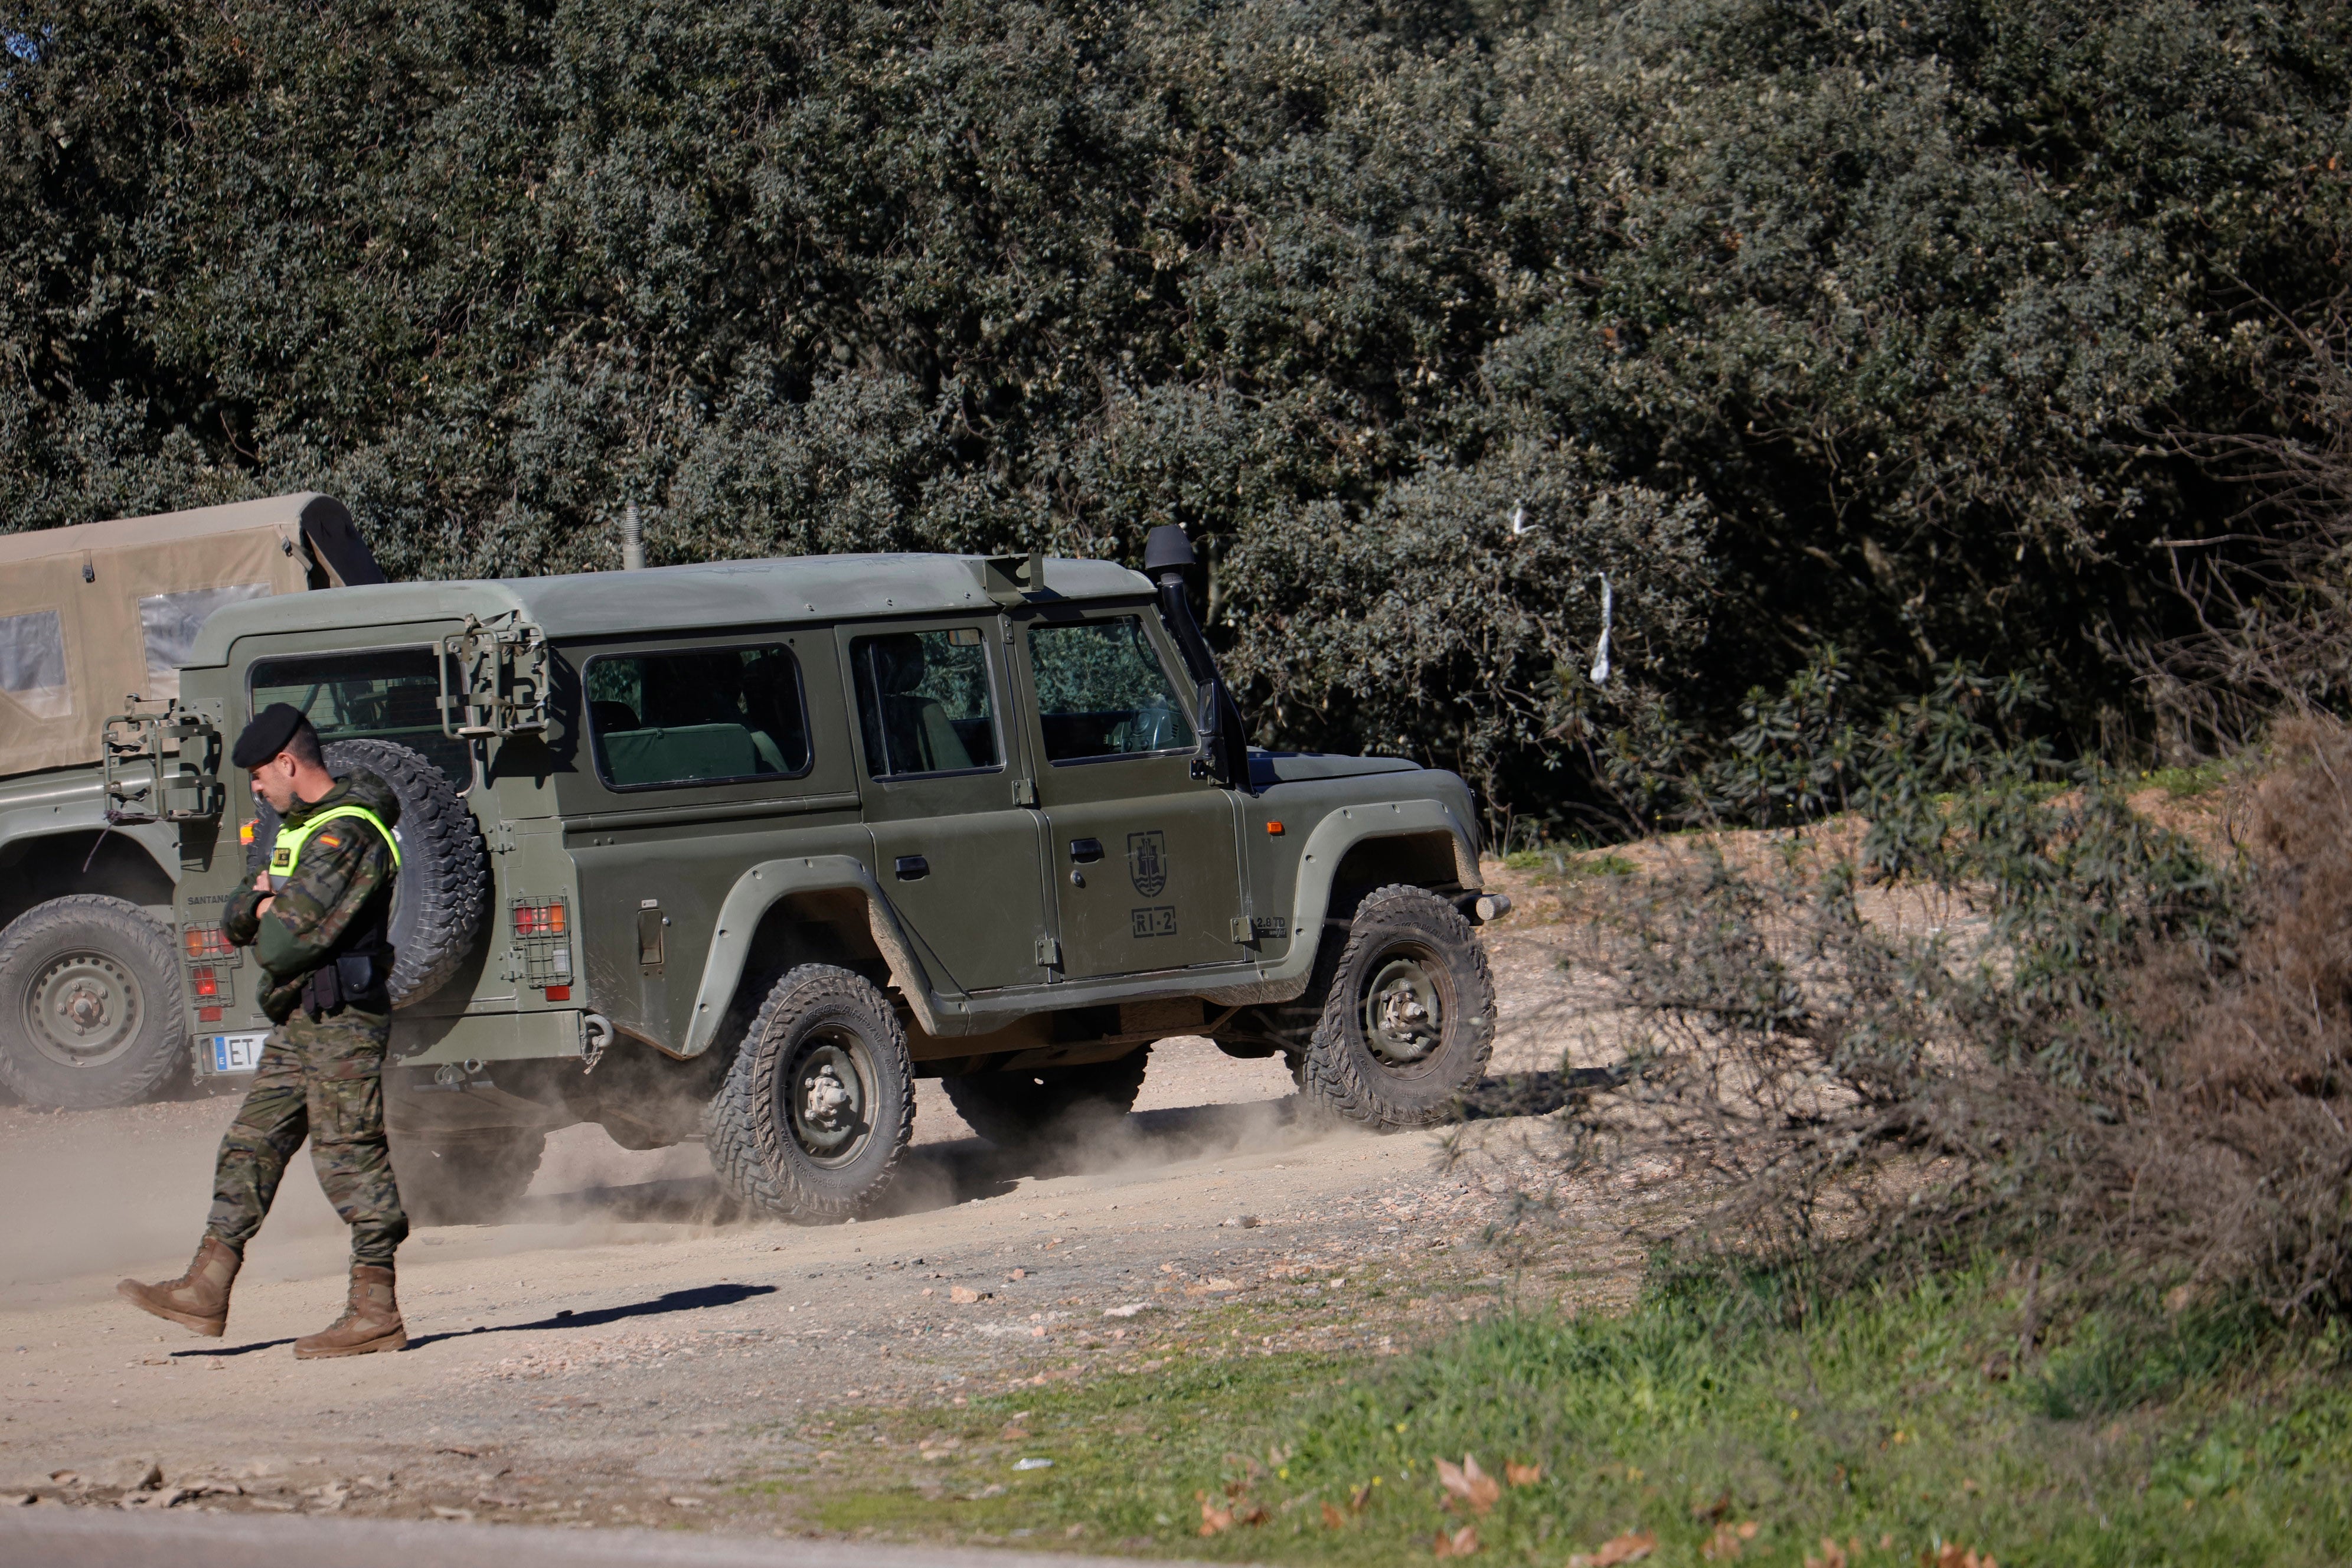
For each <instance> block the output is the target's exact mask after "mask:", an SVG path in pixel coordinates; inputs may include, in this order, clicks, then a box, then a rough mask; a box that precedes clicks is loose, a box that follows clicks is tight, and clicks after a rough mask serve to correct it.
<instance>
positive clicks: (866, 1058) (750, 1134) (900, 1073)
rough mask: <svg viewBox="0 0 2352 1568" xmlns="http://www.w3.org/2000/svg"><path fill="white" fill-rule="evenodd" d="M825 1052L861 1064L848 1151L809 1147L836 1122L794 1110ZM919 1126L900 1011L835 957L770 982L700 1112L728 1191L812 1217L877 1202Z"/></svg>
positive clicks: (839, 1216)
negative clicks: (807, 1074)
mask: <svg viewBox="0 0 2352 1568" xmlns="http://www.w3.org/2000/svg"><path fill="white" fill-rule="evenodd" d="M824 1051H831V1052H835V1053H838V1058H837V1059H839V1060H844V1061H850V1062H852V1064H853V1071H854V1076H856V1078H857V1079H859V1082H858V1083H857V1084H856V1086H855V1093H856V1098H855V1100H853V1104H854V1106H855V1109H854V1110H853V1111H852V1112H851V1113H850V1116H849V1118H848V1119H847V1120H846V1121H845V1124H844V1128H843V1129H842V1130H841V1131H840V1133H839V1135H840V1136H841V1137H842V1138H843V1139H844V1142H842V1144H841V1145H840V1148H841V1151H842V1152H840V1153H838V1154H824V1153H822V1152H817V1151H814V1150H813V1149H812V1148H811V1147H809V1146H808V1145H807V1144H806V1143H805V1142H803V1139H804V1137H807V1138H821V1137H824V1136H832V1135H834V1130H832V1129H829V1128H824V1127H816V1126H812V1125H810V1124H808V1123H805V1122H803V1121H796V1120H795V1117H794V1110H793V1108H794V1105H795V1104H798V1103H800V1101H799V1100H797V1099H796V1098H793V1097H794V1096H797V1094H798V1093H799V1088H798V1087H796V1086H799V1085H800V1084H801V1078H802V1075H803V1072H804V1071H806V1070H808V1067H809V1064H810V1063H811V1061H812V1060H813V1059H814V1058H815V1056H816V1053H819V1052H824ZM860 1056H862V1058H863V1060H862V1063H858V1062H856V1061H855V1058H858V1057H860ZM835 1081H836V1083H838V1082H839V1081H840V1080H839V1078H838V1074H836V1075H835ZM914 1132H915V1067H914V1063H913V1061H912V1060H911V1059H909V1058H908V1055H907V1034H906V1031H905V1030H904V1029H903V1028H901V1027H900V1026H899V1024H898V1012H897V1010H896V1009H895V1008H893V1007H892V1006H891V1005H890V1001H889V998H888V997H887V996H885V995H883V994H882V993H881V991H880V990H878V989H877V987H876V986H875V984H874V983H873V982H872V981H870V980H866V979H865V978H864V977H862V976H860V975H856V974H853V973H850V972H849V971H848V970H846V969H840V968H836V967H835V966H834V965H832V964H830V963H803V964H802V965H800V966H799V967H798V968H795V969H793V970H790V971H788V972H787V973H785V974H784V975H783V976H782V978H781V979H779V980H778V981H777V982H776V983H775V984H773V985H772V986H771V987H770V988H769V991H768V997H767V1000H766V1001H765V1002H764V1003H762V1004H761V1007H760V1011H759V1013H758V1015H757V1016H755V1017H753V1019H752V1020H751V1027H750V1028H749V1029H747V1030H745V1031H744V1035H743V1043H742V1046H741V1048H740V1049H739V1050H738V1051H737V1052H736V1054H735V1062H734V1065H733V1066H732V1067H730V1068H728V1071H727V1079H726V1081H725V1082H724V1083H722V1084H721V1085H720V1086H719V1092H718V1093H717V1094H716V1095H714V1096H713V1097H712V1098H711V1100H710V1103H709V1106H708V1107H706V1108H705V1109H704V1110H703V1113H702V1135H703V1142H704V1143H705V1145H706V1146H707V1147H708V1149H709V1153H710V1164H711V1168H712V1169H713V1170H714V1171H716V1172H717V1173H718V1175H719V1185H720V1186H721V1187H723V1188H724V1189H725V1190H726V1191H727V1193H728V1194H729V1195H730V1196H731V1197H733V1198H734V1199H735V1200H736V1201H737V1202H738V1203H740V1204H741V1205H744V1206H745V1207H746V1208H749V1209H751V1210H753V1211H755V1212H757V1213H761V1214H765V1215H774V1216H775V1217H777V1218H779V1219H788V1220H793V1221H795V1222H798V1223H801V1224H804V1225H819V1224H827V1223H830V1222H833V1221H835V1220H844V1219H850V1218H853V1217H855V1216H856V1215H859V1214H861V1213H864V1212H865V1211H866V1210H867V1209H869V1208H871V1207H872V1206H873V1205H874V1204H875V1203H876V1201H877V1200H878V1199H879V1198H880V1197H881V1196H882V1194H883V1193H884V1192H885V1191H887V1189H888V1187H889V1184H890V1182H891V1180H892V1178H893V1177H894V1176H895V1175H896V1174H897V1173H898V1162H899V1158H900V1156H902V1155H903V1154H904V1153H905V1152H906V1150H907V1142H908V1140H909V1139H910V1138H912V1137H913V1136H914Z"/></svg>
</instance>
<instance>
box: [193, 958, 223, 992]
mask: <svg viewBox="0 0 2352 1568" xmlns="http://www.w3.org/2000/svg"><path fill="white" fill-rule="evenodd" d="M188 987H189V989H190V990H192V991H194V993H195V994H197V995H199V996H202V997H205V998H207V999H209V998H211V997H215V996H217V995H219V994H220V972H219V971H218V970H216V969H214V968H212V967H211V966H210V965H206V966H205V968H202V969H191V970H190V971H188Z"/></svg>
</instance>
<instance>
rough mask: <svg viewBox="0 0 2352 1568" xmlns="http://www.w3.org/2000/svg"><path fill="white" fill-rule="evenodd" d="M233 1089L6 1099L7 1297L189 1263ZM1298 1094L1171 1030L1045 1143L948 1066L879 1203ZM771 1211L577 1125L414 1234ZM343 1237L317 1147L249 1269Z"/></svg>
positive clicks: (914, 1199) (270, 1270)
mask: <svg viewBox="0 0 2352 1568" xmlns="http://www.w3.org/2000/svg"><path fill="white" fill-rule="evenodd" d="M1253 1097H1255V1098H1253ZM1219 1100H1222V1101H1223V1102H1224V1103H1222V1104H1218V1103H1213V1102H1215V1101H1219ZM237 1103H238V1101H237V1097H236V1095H235V1094H223V1095H217V1096H213V1097H209V1098H205V1099H198V1100H184V1101H175V1102H171V1103H165V1104H160V1105H142V1106H132V1107H129V1108H127V1109H123V1110H86V1111H65V1112H57V1113H47V1112H40V1111H33V1110H24V1109H21V1108H16V1107H8V1108H0V1190H5V1192H6V1193H7V1194H9V1199H10V1201H9V1202H8V1203H7V1204H6V1205H0V1295H5V1299H6V1300H7V1301H8V1303H9V1304H11V1305H18V1306H29V1305H34V1304H36V1300H48V1299H52V1298H54V1299H57V1300H66V1299H68V1298H73V1297H79V1296H85V1295H92V1294H102V1293H103V1292H104V1290H105V1289H106V1288H108V1287H110V1286H111V1284H112V1282H113V1279H116V1278H119V1277H121V1275H123V1274H126V1273H129V1274H134V1275H137V1276H139V1277H142V1278H166V1277H169V1276H171V1275H173V1274H176V1273H178V1272H179V1269H180V1267H181V1266H182V1265H183V1264H184V1263H185V1262H186V1260H187V1258H188V1256H189V1254H191V1253H192V1252H194V1250H195V1246H196V1243H197V1241H198V1239H199V1238H200V1237H201V1236H202V1234H203V1230H204V1223H205V1210H206V1208H207V1206H208V1205H209V1204H210V1202H211V1196H212V1166H213V1157H214V1154H215V1152H216V1151H217V1149H218V1148H219V1144H220V1138H221V1134H222V1133H223V1132H224V1131H226V1129H227V1127H228V1123H229V1121H230V1119H231V1118H232V1117H233V1116H234V1115H235V1114H236V1106H237ZM1294 1108H1295V1100H1293V1099H1292V1093H1291V1083H1290V1076H1289V1073H1288V1071H1287V1070H1286V1068H1284V1067H1283V1065H1282V1063H1281V1062H1280V1061H1279V1060H1272V1061H1248V1062H1237V1061H1233V1060H1231V1059H1229V1058H1225V1057H1224V1056H1223V1053H1221V1052H1219V1051H1218V1050H1217V1049H1216V1047H1213V1046H1212V1045H1210V1044H1209V1043H1208V1042H1207V1041H1205V1040H1170V1041H1164V1042H1162V1043H1161V1044H1160V1046H1159V1047H1157V1048H1156V1049H1155V1050H1154V1052H1153V1055H1152V1062H1151V1069H1150V1074H1149V1075H1148V1076H1147V1077H1146V1079H1145V1080H1144V1085H1143V1093H1142V1097H1141V1099H1140V1100H1139V1102H1138V1105H1137V1109H1136V1114H1134V1115H1132V1116H1129V1117H1127V1118H1125V1119H1123V1120H1118V1121H1110V1120H1106V1121H1104V1122H1103V1123H1101V1124H1099V1125H1096V1126H1093V1127H1088V1128H1085V1129H1083V1130H1081V1131H1080V1132H1079V1135H1078V1136H1077V1137H1076V1138H1075V1139H1064V1140H1061V1141H1059V1142H1056V1143H1055V1144H1054V1145H1053V1146H1052V1147H1049V1148H1045V1149H1037V1150H1026V1151H1013V1150H1000V1149H997V1148H994V1147H993V1146H992V1145H990V1144H987V1143H984V1142H981V1141H980V1140H979V1139H977V1138H975V1137H974V1136H973V1134H972V1131H971V1128H969V1127H968V1126H966V1125H965V1124H964V1121H963V1120H962V1118H961V1117H959V1116H958V1115H956V1113H955V1109H954V1107H953V1106H952V1105H951V1104H950V1102H949V1100H948V1097H947V1093H946V1090H945V1089H944V1088H943V1087H942V1086H941V1085H940V1081H939V1080H938V1079H921V1080H919V1083H918V1085H917V1089H916V1114H915V1139H914V1146H913V1147H912V1148H911V1149H910V1150H909V1151H908V1156H907V1160H906V1163H905V1166H904V1167H903V1169H902V1170H901V1172H900V1174H899V1179H898V1182H897V1184H895V1187H894V1190H893V1192H892V1193H891V1194H890V1196H889V1198H888V1200H887V1202H886V1204H885V1205H884V1212H885V1213H893V1214H911V1213H916V1212H919V1211H922V1210H927V1209H934V1208H941V1207H946V1206H949V1205H953V1204H957V1203H963V1202H969V1201H971V1200H972V1199H974V1198H979V1197H986V1196H992V1195H994V1194H1000V1193H1003V1192H1007V1191H1010V1190H1012V1188H1013V1186H1015V1185H1016V1184H1018V1183H1020V1182H1021V1181H1022V1180H1024V1179H1026V1178H1032V1177H1042V1176H1052V1175H1071V1174H1077V1173H1120V1172H1129V1171H1143V1170H1148V1169H1150V1168H1152V1167H1154V1166H1159V1165H1165V1164H1169V1163H1174V1162H1177V1161H1181V1160H1188V1159H1193V1158H1197V1157H1199V1156H1201V1155H1203V1154H1209V1153H1218V1152H1253V1151H1258V1150H1264V1149H1267V1148H1279V1147H1286V1146H1289V1145H1290V1144H1293V1143H1296V1142H1303V1141H1305V1140H1307V1138H1309V1137H1310V1136H1312V1134H1311V1132H1310V1131H1309V1130H1307V1128H1305V1127H1303V1126H1301V1125H1300V1124H1298V1122H1297V1120H1296V1117H1295V1115H1294ZM768 1223H772V1222H770V1221H767V1220H764V1219H757V1218H751V1217H749V1216H744V1215H738V1214H734V1213H732V1212H730V1208H729V1206H728V1205H726V1204H725V1203H724V1201H723V1200H722V1198H721V1196H720V1194H719V1187H718V1183H717V1181H716V1179H715V1178H714V1177H713V1176H712V1174H711V1170H710V1161H709V1156H708V1155H707V1154H706V1153H705V1152H704V1151H703V1149H702V1146H701V1145H700V1144H698V1143H681V1144H677V1145H675V1146H673V1147H671V1148H667V1149H654V1150H644V1151H638V1150H630V1149H624V1148H622V1147H621V1146H620V1145H619V1144H617V1143H615V1142H613V1140H612V1139H611V1137H610V1136H608V1135H607V1134H606V1133H605V1132H604V1130H603V1129H602V1128H600V1127H596V1126H593V1125H585V1124H583V1125H581V1126H575V1127H568V1128H565V1129H563V1130H562V1131H558V1132H556V1133H554V1134H553V1135H552V1136H551V1137H550V1138H549V1140H548V1144H547V1152H546V1155H545V1157H544V1158H543V1159H542V1160H541V1163H540V1167H539V1173H538V1174H537V1176H536V1177H535V1178H533V1180H532V1182H531V1184H530V1189H529V1191H528V1192H527V1193H526V1194H524V1196H523V1198H522V1199H521V1200H520V1202H519V1203H518V1204H517V1205H515V1206H514V1208H513V1209H512V1210H511V1211H510V1212H509V1215H507V1216H506V1221H505V1223H504V1224H502V1225H496V1226H466V1227H459V1228H457V1229H455V1230H446V1231H442V1232H438V1233H436V1232H435V1231H432V1230H425V1229H421V1228H420V1230H419V1232H418V1234H419V1235H420V1236H434V1235H436V1234H440V1235H443V1236H446V1237H450V1238H451V1239H455V1238H456V1237H457V1236H459V1235H462V1236H463V1237H465V1238H466V1241H467V1244H468V1245H467V1250H468V1251H469V1252H470V1251H475V1250H479V1249H481V1248H484V1247H487V1248H488V1250H490V1251H493V1252H498V1251H506V1250H515V1251H520V1250H525V1249H531V1248H539V1247H564V1246H588V1245H595V1244H599V1243H603V1242H607V1241H611V1240H614V1239H616V1238H618V1237H622V1236H625V1235H627V1234H632V1233H635V1234H645V1232H644V1231H643V1230H642V1228H641V1227H643V1226H647V1225H653V1226H665V1227H667V1226H688V1227H690V1228H694V1229H716V1228H719V1227H722V1226H731V1225H743V1224H768ZM671 1234H674V1232H672V1233H671ZM343 1237H344V1230H343V1226H342V1222H341V1220H339V1219H338V1218H337V1217H336V1215H335V1212H334V1210H333V1209H332V1208H331V1207H330V1206H329V1205H328V1204H327V1201H326V1198H325V1196H324V1194H321V1193H320V1190H319V1182H318V1178H317V1176H316V1175H315V1174H314V1173H312V1171H311V1168H310V1154H309V1151H308V1150H307V1148H306V1149H305V1150H304V1151H303V1152H300V1153H298V1154H297V1155H296V1156H295V1158H294V1160H293V1162H292V1163H291V1164H290V1165H289V1168H288V1170H287V1173H286V1180H285V1183H284V1184H283V1185H282V1186H280V1187H279V1189H278V1201H277V1205H276V1206H275V1207H274V1209H273V1210H272V1211H271V1214H270V1215H269V1219H268V1223H267V1224H266V1225H265V1226H263V1227H262V1231H261V1234H260V1236H259V1237H257V1238H255V1240H254V1242H253V1244H252V1246H251V1247H249V1248H248V1249H247V1268H249V1269H258V1270H260V1271H262V1272H264V1273H267V1274H268V1275H270V1276H271V1277H274V1278H279V1279H294V1278H310V1277H313V1276H316V1277H321V1278H323V1277H327V1276H331V1275H332V1274H334V1273H336V1272H338V1271H339V1270H340V1269H341V1267H342V1262H343V1258H344V1252H343V1245H344V1243H343Z"/></svg>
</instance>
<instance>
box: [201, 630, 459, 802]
mask: <svg viewBox="0 0 2352 1568" xmlns="http://www.w3.org/2000/svg"><path fill="white" fill-rule="evenodd" d="M435 658H436V653H435V650H434V649H433V648H430V647H380V648H371V649H369V650H367V651H366V652H364V653H317V654H310V653H306V654H294V655H290V656H289V657H287V658H261V659H256V660H254V662H253V668H251V669H250V670H248V671H247V674H246V689H247V692H248V693H249V694H250V695H251V697H252V701H253V711H254V712H256V713H258V712H260V711H261V710H263V709H264V708H267V707H268V706H269V705H270V704H271V703H273V702H290V703H292V704H293V705H294V706H295V707H297V708H299V709H300V710H302V712H303V713H304V714H305V715H306V716H307V717H308V718H309V719H310V722H311V724H312V725H313V726H315V727H316V728H317V730H318V731H319V739H320V740H321V741H324V742H327V743H328V744H330V745H331V744H333V743H334V742H337V741H359V740H369V741H394V742H398V743H399V744H401V745H404V746H406V747H408V748H409V749H410V750H411V751H414V752H418V753H420V754H421V755H422V756H423V757H424V758H425V761H427V762H429V763H432V764H433V765H434V766H435V767H436V768H439V769H440V770H441V773H442V776H443V777H445V778H446V779H447V780H448V781H449V784H450V787H451V788H453V789H455V790H457V792H458V793H459V794H460V795H462V794H464V793H465V792H466V791H467V789H468V788H470V787H471V786H472V784H473V782H474V762H473V756H472V753H471V752H469V751H468V750H467V745H466V742H463V741H454V740H451V739H450V738H449V737H448V736H446V735H445V734H443V733H442V732H441V681H440V679H439V677H438V676H437V675H436V674H435V672H434V668H433V663H434V659H435Z"/></svg>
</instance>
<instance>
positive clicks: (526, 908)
mask: <svg viewBox="0 0 2352 1568" xmlns="http://www.w3.org/2000/svg"><path fill="white" fill-rule="evenodd" d="M514 933H515V935H517V936H519V937H554V936H562V935H563V934H565V926H564V908H563V901H562V900H561V899H556V900H549V901H547V902H545V903H540V902H535V901H528V900H526V901H521V902H518V903H517V904H516V905H515V906H514Z"/></svg>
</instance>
